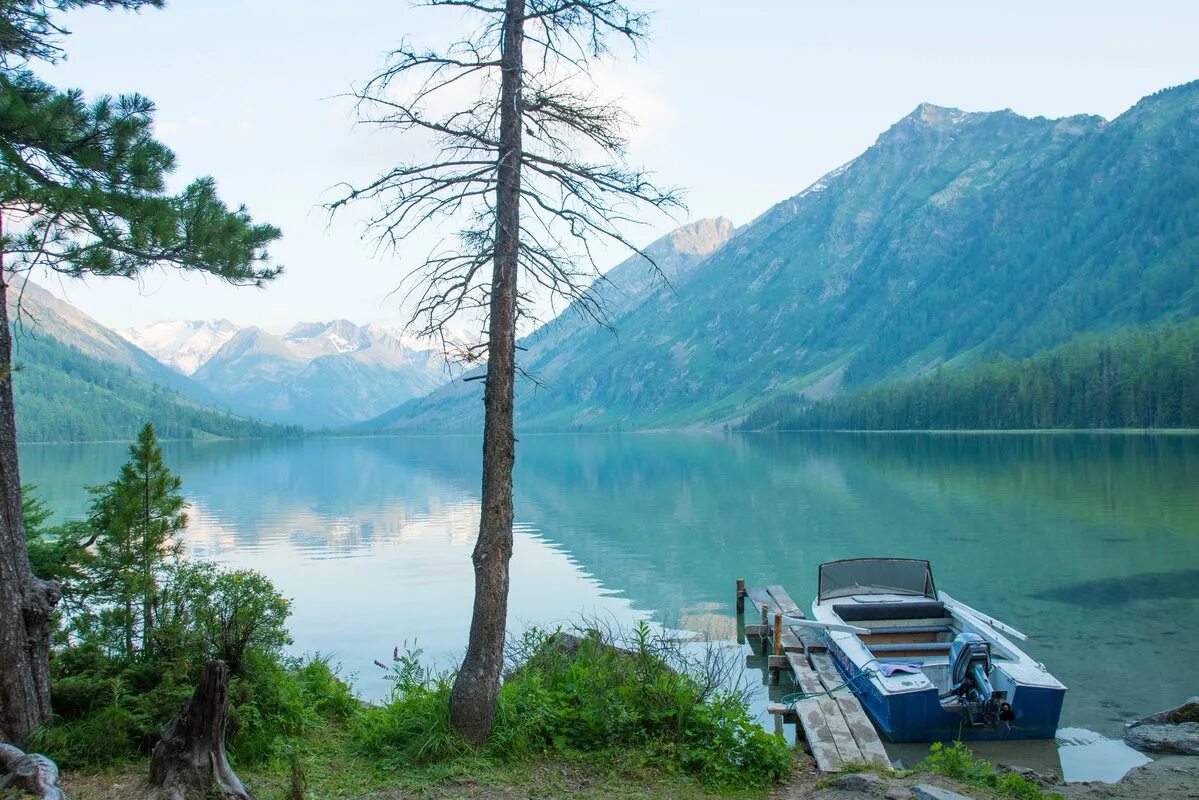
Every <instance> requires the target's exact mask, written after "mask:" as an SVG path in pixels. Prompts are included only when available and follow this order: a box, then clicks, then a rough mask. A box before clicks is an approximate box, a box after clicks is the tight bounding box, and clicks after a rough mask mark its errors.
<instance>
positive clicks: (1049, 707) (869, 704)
mask: <svg viewBox="0 0 1199 800" xmlns="http://www.w3.org/2000/svg"><path fill="white" fill-rule="evenodd" d="M829 654H830V655H831V656H832V659H833V663H835V664H836V665H837V670H838V671H839V672H840V673H841V675H842V677H844V678H846V679H847V680H848V679H849V678H850V677H852V676H853V675H855V674H856V672H857V668H856V667H855V666H854V664H853V662H852V661H851V660H850V659H849V657H848V656H847V655H846V654H845V652H844V651H843V650H842V649H841V648H840V647H838V646H837V644H836V642H834V641H830V642H829ZM850 686H851V688H852V689H853V692H854V694H855V695H857V697H858V699H859V700H860V701H861V703H862V706H863V707H864V708H865V709H866V713H868V714H869V715H870V717H871V719H872V720H873V721H874V724H875V726H876V727H877V728H878V729H879V731H880V732H881V733H882V734H883V735H884V736H886V737H887V738H888V739H890V740H891V741H893V742H938V741H959V740H960V741H981V740H1008V739H1052V738H1054V736H1055V735H1056V733H1057V725H1058V719H1059V718H1060V716H1061V711H1062V702H1063V700H1064V699H1065V695H1066V690H1065V689H1064V688H1061V689H1058V688H1049V687H1042V686H1021V685H1016V686H1014V689H1013V692H1012V694H1011V704H1012V710H1013V711H1014V712H1015V714H1016V718H1015V719H1014V720H1013V721H1011V722H1002V723H999V724H998V725H997V726H990V725H988V726H970V725H965V724H964V723H963V719H962V715H961V714H960V713H959V712H958V711H956V710H953V709H946V708H944V707H943V706H942V705H941V701H940V698H939V697H938V696H937V690H936V689H935V688H929V689H927V690H921V691H911V692H900V693H885V692H883V691H882V690H880V688H879V687H878V686H877V685H875V683H874V681H869V680H856V681H853V682H852V683H851V684H850Z"/></svg>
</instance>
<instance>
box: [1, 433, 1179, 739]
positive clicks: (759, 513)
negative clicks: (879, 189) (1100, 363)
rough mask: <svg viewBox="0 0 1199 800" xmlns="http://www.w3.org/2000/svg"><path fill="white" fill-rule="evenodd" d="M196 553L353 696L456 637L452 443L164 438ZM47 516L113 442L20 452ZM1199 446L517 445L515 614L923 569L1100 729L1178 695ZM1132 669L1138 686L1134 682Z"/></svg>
mask: <svg viewBox="0 0 1199 800" xmlns="http://www.w3.org/2000/svg"><path fill="white" fill-rule="evenodd" d="M165 450H166V458H167V460H168V463H169V464H170V465H171V466H172V467H173V468H174V469H176V470H177V471H178V472H179V473H180V474H181V475H182V477H183V479H184V487H185V491H186V493H187V496H188V499H189V501H190V502H191V503H192V511H191V513H192V525H191V527H190V530H189V532H188V537H187V543H188V548H189V550H190V552H192V553H193V554H194V555H197V556H201V557H205V558H211V559H213V560H216V561H220V562H223V563H228V564H237V565H243V566H251V567H256V568H259V569H262V570H263V571H264V572H266V573H267V574H268V575H270V576H271V577H272V578H273V579H274V580H275V581H276V582H277V583H278V585H279V586H280V588H281V589H282V590H283V591H284V592H285V593H286V594H288V595H289V596H291V597H293V598H295V608H296V611H295V618H294V620H293V628H294V631H295V635H296V640H297V647H298V648H300V649H304V650H314V649H320V650H323V651H326V652H328V651H330V650H333V651H335V652H336V655H337V657H338V658H340V659H341V660H342V661H343V662H345V664H346V666H347V668H349V669H350V670H352V671H355V672H358V673H359V674H360V675H361V678H362V685H363V689H364V692H365V693H366V694H368V695H376V696H377V695H378V694H379V693H381V692H382V691H383V690H384V688H385V684H384V683H383V682H382V680H381V675H379V674H378V670H377V669H376V668H375V667H373V666H372V664H371V662H372V661H373V660H374V659H375V658H381V657H385V656H386V654H388V653H390V652H391V648H392V646H393V645H395V644H398V643H400V641H401V640H404V639H407V640H408V641H409V642H410V643H411V642H412V640H413V639H416V640H417V642H418V644H419V645H420V646H422V647H423V648H424V649H425V651H426V652H427V653H428V654H429V655H430V657H436V658H437V659H439V660H440V661H441V662H442V663H446V662H448V661H449V660H452V659H453V658H454V657H455V656H456V655H457V654H458V653H459V652H460V651H461V649H462V646H463V639H464V635H465V629H466V624H467V621H468V619H469V607H470V598H471V585H472V583H471V581H472V576H471V571H470V562H469V554H470V548H471V547H472V544H473V541H474V537H475V532H476V528H477V520H478V506H477V491H478V483H479V454H480V442H479V440H478V439H477V438H471V437H411V438H394V439H381V438H364V439H308V440H301V441H253V442H223V443H200V442H196V443H183V442H180V443H168V444H167V445H166V446H165ZM21 455H22V467H23V473H24V476H25V478H26V480H28V481H32V482H34V483H38V484H40V488H41V492H42V494H43V496H44V497H46V498H47V500H48V501H49V502H50V504H51V505H52V507H54V508H55V509H57V510H58V511H59V512H60V513H63V514H66V515H78V514H81V513H82V512H83V510H84V507H85V504H86V495H85V494H84V493H83V492H82V490H81V487H82V486H83V485H84V484H89V483H90V484H94V483H99V482H102V481H105V480H108V479H109V478H110V477H111V476H112V475H113V474H115V472H116V470H117V469H118V468H119V466H120V464H121V463H122V462H123V461H124V460H125V458H126V447H125V446H122V445H86V446H40V447H26V448H23V449H22V453H21ZM1196 485H1199V437H1182V436H1176V437H1149V436H1086V435H1083V436H936V435H934V436H917V435H899V436H865V435H862V436H856V435H848V436H847V435H816V436H765V435H762V436H734V437H720V436H707V435H682V434H670V435H666V434H662V435H624V436H523V437H521V441H520V444H519V450H518V461H517V475H516V490H517V507H516V510H517V518H518V523H519V524H518V531H517V543H516V557H515V560H514V564H513V582H512V585H513V600H512V615H513V621H514V624H517V625H519V624H522V623H525V622H542V623H544V622H548V621H551V620H560V619H562V618H566V617H569V616H570V615H572V614H575V613H577V612H579V611H581V610H592V611H598V612H600V613H604V614H613V615H617V616H618V617H620V618H622V619H632V618H635V617H637V616H641V615H650V616H652V617H654V618H655V619H657V620H658V621H660V622H662V623H664V624H668V625H677V626H679V627H684V628H687V629H689V630H695V631H702V632H705V633H708V634H711V635H713V636H715V637H718V638H722V639H731V638H735V637H734V635H733V634H734V629H733V625H734V618H733V609H732V586H733V581H734V579H735V578H736V577H745V578H746V579H747V580H749V582H750V583H751V585H752V584H764V583H782V584H784V585H786V586H787V587H788V589H790V590H791V593H792V595H793V596H794V597H795V598H796V599H797V600H799V601H800V602H801V603H803V602H806V600H805V598H808V597H810V596H811V595H812V594H813V593H814V590H815V586H814V582H815V581H814V579H815V571H816V567H817V565H818V564H819V563H820V562H821V561H824V560H829V559H832V558H846V557H854V556H869V555H895V556H910V557H921V558H929V559H931V560H932V561H933V565H934V570H935V574H936V576H937V580H938V585H939V586H940V588H943V589H945V590H947V591H949V592H950V593H952V594H953V595H955V596H957V597H960V598H961V599H962V600H963V601H965V602H968V603H970V604H971V605H974V606H976V607H980V608H983V609H985V610H987V611H988V612H991V613H994V614H995V615H996V616H998V617H1000V618H1001V619H1005V620H1006V621H1008V622H1010V623H1011V624H1013V625H1015V626H1016V627H1017V628H1020V629H1021V630H1024V631H1026V632H1027V633H1029V634H1030V635H1031V636H1032V640H1031V641H1030V643H1029V648H1028V649H1029V651H1030V652H1031V653H1032V654H1033V655H1034V656H1035V657H1037V658H1038V659H1041V660H1043V661H1045V662H1046V663H1047V664H1048V665H1049V666H1050V668H1051V669H1052V670H1053V671H1054V673H1055V674H1057V675H1058V676H1059V677H1061V678H1062V679H1063V680H1064V681H1065V682H1066V684H1067V685H1068V686H1070V693H1069V695H1068V699H1067V705H1066V710H1065V714H1064V721H1065V722H1066V723H1068V724H1072V725H1078V726H1083V727H1086V728H1091V729H1094V730H1098V731H1101V732H1106V733H1110V734H1113V735H1115V733H1116V732H1117V731H1118V730H1119V726H1120V723H1122V722H1123V721H1124V720H1126V719H1128V718H1132V717H1136V716H1140V715H1142V714H1143V713H1144V712H1145V711H1146V710H1147V709H1154V708H1164V707H1170V706H1173V705H1175V704H1176V703H1177V702H1179V701H1180V700H1181V699H1182V698H1183V697H1185V696H1187V694H1189V693H1190V692H1192V691H1193V686H1191V685H1190V680H1191V676H1190V672H1191V671H1190V669H1189V667H1188V665H1189V664H1193V663H1195V660H1196V657H1199V642H1196V641H1195V639H1194V637H1190V636H1177V635H1173V634H1175V633H1176V632H1177V631H1179V630H1180V629H1183V630H1185V629H1186V628H1187V627H1188V626H1193V625H1194V623H1195V622H1196V620H1199V595H1197V593H1196V591H1195V586H1197V585H1199V581H1196V580H1195V576H1197V575H1199V547H1197V544H1199V542H1197V541H1196V537H1197V536H1199V492H1195V490H1194V487H1195V486H1196ZM1130 665H1135V666H1136V669H1137V671H1138V672H1139V673H1141V674H1149V675H1152V676H1153V680H1145V681H1136V682H1130V681H1129V680H1128V672H1129V669H1130Z"/></svg>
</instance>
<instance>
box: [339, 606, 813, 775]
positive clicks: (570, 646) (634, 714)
mask: <svg viewBox="0 0 1199 800" xmlns="http://www.w3.org/2000/svg"><path fill="white" fill-rule="evenodd" d="M612 638H613V637H612V636H611V635H604V634H600V633H599V632H597V631H592V632H590V633H589V634H588V635H586V636H585V637H583V638H582V639H579V640H575V639H574V638H573V637H571V638H569V639H564V638H563V635H562V634H561V633H557V634H553V635H547V634H545V633H542V632H540V631H531V632H529V633H528V634H526V636H525V638H524V640H523V641H522V643H521V644H520V645H519V646H518V647H517V661H518V663H517V665H516V666H515V667H514V668H513V669H512V670H511V671H510V673H509V675H508V678H507V680H506V681H505V682H504V685H503V687H502V689H501V690H500V695H499V702H498V707H497V711H496V720H495V724H494V726H493V728H492V732H491V738H490V739H489V740H488V742H487V744H486V746H485V748H484V750H483V751H482V754H481V755H482V756H483V757H485V758H488V759H491V760H496V761H503V760H511V759H522V758H528V757H530V756H532V755H534V754H537V753H544V752H558V753H580V752H583V753H598V752H609V753H614V752H631V753H636V754H637V756H638V757H639V758H640V759H642V760H644V761H645V762H646V763H652V764H655V765H657V766H662V767H667V768H670V769H679V770H682V771H685V772H688V773H693V774H695V775H697V776H699V777H701V778H702V779H703V780H704V781H705V782H707V783H709V784H712V785H717V786H732V785H735V784H745V783H750V784H755V783H757V782H761V781H766V782H770V781H773V780H774V779H776V778H778V777H779V776H780V775H782V774H784V773H785V772H786V771H787V769H788V767H789V764H790V760H791V750H790V747H789V746H788V745H787V744H786V742H785V741H783V740H782V739H781V738H779V737H776V736H773V735H771V734H768V733H766V732H765V731H763V730H762V729H761V728H760V727H759V726H758V725H757V724H756V723H755V722H754V721H753V720H752V719H750V718H749V716H748V714H747V712H746V707H745V704H744V698H743V696H742V695H741V693H739V692H736V691H729V690H728V689H725V688H722V687H724V686H725V682H724V676H723V674H718V672H719V670H718V668H717V667H716V666H715V664H716V662H714V661H698V662H697V661H694V660H690V659H689V658H688V657H687V656H686V655H685V653H684V651H683V649H682V647H681V646H679V645H678V643H676V642H673V641H671V640H669V639H668V638H666V637H665V636H663V635H660V634H657V633H652V632H651V631H650V630H649V629H648V628H647V627H644V624H643V626H642V627H640V628H638V629H637V630H635V631H634V632H633V634H632V635H631V636H630V637H628V641H624V642H621V643H622V644H624V645H627V647H617V646H615V645H614V644H613V643H612V641H611V640H612ZM392 677H393V678H394V681H395V688H394V690H393V693H392V696H391V699H390V701H389V702H388V703H387V704H386V705H385V706H383V707H377V708H376V707H371V708H367V709H364V710H363V711H362V713H361V714H360V715H359V716H358V717H357V718H356V719H355V720H354V725H353V735H354V739H355V741H356V742H357V744H358V746H359V747H360V748H361V749H362V750H363V751H364V752H365V753H367V754H369V755H372V756H374V757H377V758H382V759H388V760H391V761H393V762H395V763H397V764H403V765H408V766H414V765H415V766H419V765H426V764H430V763H437V762H446V761H452V760H454V759H461V758H466V757H469V756H471V755H473V754H472V751H471V748H470V747H469V746H468V745H467V744H466V743H465V742H463V741H462V740H461V739H459V738H458V737H457V735H455V734H454V732H453V730H452V728H451V727H450V724H449V693H450V687H451V685H452V675H449V674H444V673H441V674H429V673H427V672H426V671H425V670H424V669H422V668H421V667H420V665H419V652H415V653H407V654H404V655H400V654H398V653H397V656H396V659H395V662H394V666H393V676H392Z"/></svg>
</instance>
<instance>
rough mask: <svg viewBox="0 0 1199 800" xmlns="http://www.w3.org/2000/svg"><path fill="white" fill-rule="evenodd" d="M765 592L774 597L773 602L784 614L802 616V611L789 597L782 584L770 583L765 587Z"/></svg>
mask: <svg viewBox="0 0 1199 800" xmlns="http://www.w3.org/2000/svg"><path fill="white" fill-rule="evenodd" d="M766 592H767V593H768V594H769V595H770V596H771V597H772V598H774V602H775V603H776V604H777V605H778V607H779V609H780V610H781V611H782V612H783V613H784V614H787V615H789V616H793V617H803V611H801V610H800V608H799V604H798V603H796V602H795V601H794V600H792V599H791V595H789V594H787V590H786V589H784V588H783V587H782V586H779V585H778V584H777V583H772V584H771V585H769V586H767V587H766Z"/></svg>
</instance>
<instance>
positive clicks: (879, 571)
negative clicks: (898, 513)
mask: <svg viewBox="0 0 1199 800" xmlns="http://www.w3.org/2000/svg"><path fill="white" fill-rule="evenodd" d="M800 624H806V625H809V626H812V627H816V628H820V629H822V630H823V632H824V636H825V639H826V641H827V642H828V649H829V653H830V655H831V656H832V658H833V661H834V662H835V663H836V665H837V669H838V670H839V671H840V673H841V675H842V676H843V677H844V678H845V680H846V681H848V682H849V685H850V686H851V687H852V689H853V691H854V694H856V695H857V696H858V698H859V699H860V700H861V702H862V705H863V706H864V707H865V708H866V711H867V712H868V713H869V714H870V716H871V717H872V718H873V720H874V723H875V725H876V726H877V727H878V728H879V730H880V731H881V732H882V733H883V734H885V735H886V736H887V737H888V738H890V739H891V741H894V742H932V741H950V740H958V739H961V740H971V739H1052V738H1053V737H1054V734H1055V732H1056V731H1057V724H1058V717H1059V716H1060V715H1061V710H1062V700H1063V699H1064V697H1065V694H1066V687H1065V686H1064V685H1063V684H1062V683H1061V682H1060V681H1059V680H1058V679H1057V678H1055V677H1053V675H1051V674H1050V673H1049V671H1048V670H1047V669H1045V666H1044V665H1043V664H1040V663H1038V662H1036V661H1034V660H1033V659H1032V658H1030V657H1029V656H1028V655H1027V654H1026V653H1024V652H1023V651H1022V650H1020V649H1019V648H1018V647H1016V645H1014V644H1012V641H1011V639H1019V640H1021V641H1022V640H1024V639H1025V638H1027V637H1025V636H1024V634H1022V633H1020V632H1019V631H1017V630H1015V629H1014V628H1011V627H1009V626H1008V625H1005V624H1004V623H1002V622H1000V621H999V620H996V619H994V618H992V617H990V616H988V615H986V614H984V613H982V612H981V611H977V610H975V609H973V608H971V607H970V606H967V605H965V604H964V603H960V602H958V601H956V600H954V599H953V598H952V597H950V596H949V595H947V594H945V593H944V592H938V591H937V589H936V586H935V585H934V584H933V575H932V570H931V568H930V566H929V563H928V562H927V561H919V560H914V559H899V558H859V559H848V560H844V561H832V562H829V563H827V564H822V565H821V567H820V584H819V592H818V594H817V597H816V600H815V602H814V603H813V604H812V617H811V620H810V621H808V622H806V623H802V622H801V623H800ZM1009 637H1010V638H1009Z"/></svg>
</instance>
